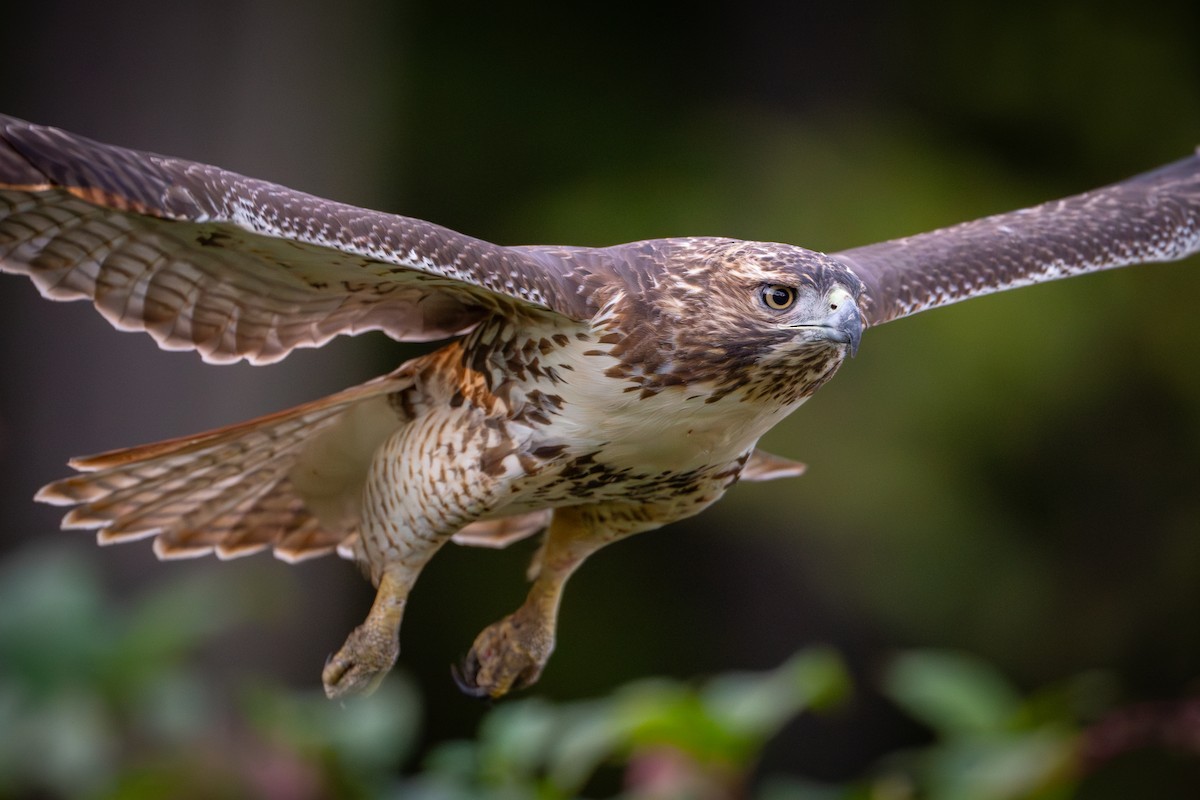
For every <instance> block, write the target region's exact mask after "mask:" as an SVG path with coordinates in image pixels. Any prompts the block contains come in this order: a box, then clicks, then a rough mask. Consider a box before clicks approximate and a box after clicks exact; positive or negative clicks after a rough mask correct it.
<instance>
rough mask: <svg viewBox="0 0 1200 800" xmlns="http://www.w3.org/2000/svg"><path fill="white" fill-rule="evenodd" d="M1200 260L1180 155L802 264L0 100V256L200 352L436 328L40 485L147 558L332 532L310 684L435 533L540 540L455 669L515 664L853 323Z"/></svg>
mask: <svg viewBox="0 0 1200 800" xmlns="http://www.w3.org/2000/svg"><path fill="white" fill-rule="evenodd" d="M1197 250H1200V155H1192V156H1191V157H1188V158H1185V159H1183V160H1181V161H1177V162H1175V163H1173V164H1169V165H1167V166H1164V167H1162V168H1160V169H1157V170H1155V171H1153V172H1148V173H1146V174H1143V175H1140V176H1138V177H1135V178H1131V179H1129V180H1126V181H1122V182H1120V183H1116V184H1113V185H1111V186H1108V187H1105V188H1102V189H1097V190H1095V191H1091V192H1087V193H1085V194H1081V195H1077V196H1074V197H1069V198H1067V199H1064V200H1058V201H1054V202H1050V203H1046V204H1043V205H1039V206H1036V207H1034V208H1028V209H1024V210H1020V211H1014V212H1011V213H1006V214H1000V215H997V216H992V217H987V218H985V219H980V220H977V221H974V222H967V223H964V224H960V225H956V226H953V227H950V228H945V229H942V230H937V231H933V232H930V233H923V234H919V235H916V236H910V237H907V238H902V239H896V240H892V241H886V242H881V243H878V244H872V245H867V246H865V247H857V248H854V249H851V250H845V251H842V252H837V253H830V254H823V253H818V252H814V251H812V250H806V249H803V248H800V247H795V246H792V245H788V244H775V243H763V242H747V241H738V240H735V239H726V238H675V239H653V240H649V241H641V242H632V243H628V244H619V245H615V246H612V247H600V248H592V247H567V246H561V247H551V246H530V247H503V246H499V245H495V244H492V243H489V242H486V241H481V240H479V239H474V238H471V237H469V236H465V235H463V234H460V233H456V232H454V231H451V230H448V229H446V228H443V227H440V226H438V225H435V224H432V223H429V222H425V221H422V220H418V219H412V218H408V217H402V216H396V215H392V214H386V213H382V212H378V211H370V210H366V209H362V208H356V207H353V206H349V205H345V204H342V203H337V202H334V201H330V200H324V199H321V198H318V197H314V196H312V195H309V194H304V193H302V192H297V191H293V190H291V189H287V188H285V187H283V186H278V185H275V184H272V183H267V182H265V181H260V180H254V179H252V178H247V177H243V176H241V175H237V174H234V173H232V172H227V171H225V170H222V169H218V168H216V167H212V166H206V165H204V164H198V163H194V162H190V161H184V160H181V159H177V158H170V157H166V156H160V155H153V154H150V153H143V152H136V151H133V150H127V149H124V148H121V147H114V146H110V145H105V144H99V143H96V142H93V141H90V140H88V139H85V138H83V137H81V136H76V135H74V134H71V133H66V132H64V131H61V130H57V129H55V128H50V127H43V126H39V125H32V124H29V123H26V122H23V121H20V120H17V119H12V118H8V117H0V270H3V271H5V272H11V273H17V274H23V275H27V276H29V277H30V278H31V279H32V280H33V281H34V283H35V284H36V286H37V288H38V289H39V290H40V291H41V293H42V294H43V295H44V296H45V297H47V298H50V299H53V300H80V299H86V300H90V301H91V302H92V303H94V304H95V306H96V309H97V310H98V311H99V312H100V313H101V314H102V315H104V317H105V318H106V319H107V320H108V321H109V322H111V323H112V324H113V325H114V326H116V327H117V328H119V329H121V330H131V331H145V332H147V333H149V334H150V335H151V336H152V337H154V339H155V340H156V341H157V342H158V343H159V345H161V346H162V347H163V348H165V349H168V350H195V351H197V352H199V354H200V356H201V357H202V358H203V359H204V360H206V361H209V362H214V363H228V362H233V361H238V360H241V359H245V360H247V361H249V362H251V363H254V364H267V363H271V362H274V361H278V360H279V359H282V358H284V357H285V356H287V355H288V353H290V352H291V351H292V350H294V349H295V348H298V347H319V346H320V345H322V344H324V343H325V342H327V341H329V340H330V339H332V338H333V337H335V336H339V335H343V334H346V335H353V334H357V333H361V332H363V331H368V330H381V331H383V332H384V333H386V334H387V335H389V336H391V337H392V338H395V339H399V340H409V341H412V340H422V341H423V340H438V339H448V340H449V341H448V343H447V344H445V345H444V346H442V347H441V349H439V350H436V351H434V352H432V353H430V354H428V355H424V356H421V357H419V358H416V359H413V360H411V361H408V362H407V363H404V364H402V365H400V367H398V368H397V369H396V370H395V371H393V372H391V373H389V374H387V375H384V376H382V377H379V378H376V379H374V380H372V381H369V382H367V383H364V384H362V385H360V386H355V387H353V388H350V389H346V390H345V391H342V392H339V393H337V394H334V395H332V396H329V397H325V398H322V399H320V400H316V401H313V402H310V403H306V404H304V405H301V406H298V407H296V408H292V409H288V410H285V411H280V412H278V413H275V414H271V415H269V416H266V417H262V418H259V419H254V420H251V421H249V422H244V423H241V424H238V425H233V426H230V427H226V428H221V429H219V430H214V431H210V432H207V433H200V434H197V435H194V436H185V437H183V438H179V439H174V440H171V441H165V442H159V443H156V444H149V445H144V446H141V447H133V448H130V449H126V450H118V451H114V452H109V453H104V454H102V455H96V456H90V457H86V458H77V459H74V460H72V461H71V462H70V464H71V466H72V467H73V468H74V469H75V470H76V471H77V473H78V474H76V475H74V476H72V477H68V478H65V479H63V480H60V481H57V482H55V483H52V484H50V485H48V486H46V487H44V488H43V489H41V490H40V491H39V492H38V494H37V499H38V500H41V501H43V502H47V503H52V504H57V505H65V506H73V508H72V509H71V510H70V511H69V512H68V513H67V514H66V517H65V518H64V520H63V526H64V527H66V528H90V529H96V530H98V537H99V541H100V542H101V543H102V544H109V543H114V542H124V541H130V540H134V539H141V538H148V537H153V540H154V551H155V553H157V554H158V556H159V557H160V558H182V557H190V556H197V555H202V554H206V553H215V554H216V555H217V557H218V558H233V557H236V556H243V555H246V554H249V553H254V552H258V551H260V550H264V549H268V548H269V549H272V550H273V551H274V553H275V555H277V556H278V557H280V558H282V559H284V560H286V561H299V560H302V559H306V558H310V557H313V556H318V555H322V554H325V553H331V552H337V553H339V554H340V555H342V556H344V557H346V558H350V559H353V560H355V561H357V562H358V563H359V564H360V565H362V567H363V569H364V571H365V572H366V574H367V575H368V577H369V578H370V580H371V581H372V582H373V583H374V585H375V586H376V587H377V593H376V597H375V601H374V603H373V605H372V607H371V609H370V612H369V613H368V615H367V618H366V620H365V621H364V622H363V623H362V624H361V625H359V626H358V627H357V628H355V629H354V630H353V631H352V632H351V633H350V635H349V637H348V638H347V640H346V643H345V644H344V645H343V646H342V648H341V649H340V650H339V651H338V652H337V653H336V654H334V655H333V656H331V657H330V658H329V660H328V661H327V663H326V665H325V668H324V672H323V675H322V678H323V682H324V686H325V690H326V693H327V694H328V695H329V696H330V697H338V696H342V695H346V694H350V693H355V692H362V691H367V690H370V689H371V688H373V687H374V686H375V685H376V684H377V682H378V681H379V680H380V679H381V678H382V677H383V676H384V675H385V674H386V673H387V672H388V671H389V670H390V669H391V667H392V665H393V664H394V663H395V661H396V658H397V655H398V653H399V629H400V622H401V617H402V616H403V614H404V608H405V604H406V602H407V599H408V596H409V591H410V589H411V588H412V586H413V584H414V582H415V581H416V580H417V577H418V575H419V574H420V572H421V570H422V568H423V567H424V566H425V564H426V563H427V562H428V561H429V559H431V558H432V557H433V556H434V554H435V553H436V552H437V551H438V549H439V548H440V547H441V546H442V545H444V544H445V543H446V542H448V541H451V540H453V541H457V542H460V543H463V544H471V545H482V546H491V547H500V546H504V545H506V544H508V543H510V542H512V541H515V540H517V539H521V538H524V537H528V536H533V535H535V534H542V537H543V538H542V543H541V547H540V550H539V552H538V555H537V557H536V558H535V563H534V564H533V566H532V568H531V570H530V577H531V581H532V586H531V588H530V590H529V594H528V596H527V598H526V600H525V602H524V603H523V604H522V605H521V606H520V607H519V608H518V609H517V610H516V611H515V612H513V613H512V614H510V615H509V616H507V617H505V618H504V619H502V620H500V621H499V622H496V623H494V624H493V625H491V626H489V627H488V628H486V629H485V630H484V631H483V632H482V633H481V634H480V635H479V636H478V637H477V638H476V639H475V642H474V645H473V647H472V648H471V650H470V652H469V654H468V655H467V657H466V658H465V660H464V661H463V662H462V664H461V665H460V666H459V667H458V668H457V669H456V670H455V677H456V679H457V681H458V682H459V685H460V686H461V687H462V688H463V689H464V691H467V692H468V693H472V694H477V695H480V696H489V697H499V696H502V695H504V694H506V693H508V692H509V691H511V690H513V689H517V688H522V687H525V686H528V685H530V684H532V683H533V682H534V681H536V680H537V679H538V677H539V675H540V674H541V671H542V669H543V667H544V666H545V664H546V661H547V659H548V658H549V656H550V654H551V651H552V650H553V648H554V637H555V623H556V617H557V612H558V607H559V600H560V598H561V596H562V592H563V587H564V584H565V583H566V581H567V579H568V578H569V577H570V575H571V574H572V573H573V572H574V571H575V570H576V569H577V568H578V567H579V566H580V564H582V563H583V561H584V560H585V559H587V557H588V556H589V555H591V554H592V553H594V552H596V551H597V550H599V549H600V548H602V547H604V546H605V545H607V544H610V543H612V542H615V541H617V540H618V539H622V538H624V537H626V536H630V535H632V534H635V533H639V532H641V531H647V530H651V529H653V528H657V527H660V526H662V525H665V524H667V523H670V522H673V521H675V520H679V519H682V518H685V517H689V516H692V515H693V514H697V513H699V512H700V511H701V510H703V509H704V508H706V507H707V506H708V505H710V504H711V503H713V502H715V501H716V500H717V499H719V498H720V497H721V496H722V495H723V494H724V493H725V491H726V490H728V489H729V488H730V486H732V485H733V484H734V483H735V482H736V481H738V480H739V479H741V480H751V481H758V480H769V479H774V478H781V477H786V476H792V475H799V474H800V473H801V472H802V471H803V469H804V467H803V465H801V464H799V463H797V462H794V461H790V460H788V459H786V458H782V457H780V456H775V455H771V454H769V453H765V452H763V451H761V450H759V449H756V443H757V441H758V439H759V438H760V437H761V436H762V435H763V434H764V433H766V432H767V430H769V429H770V428H771V427H772V426H773V425H775V424H776V423H778V422H779V421H780V420H782V419H783V418H784V417H785V416H787V415H788V414H790V413H791V412H792V411H794V410H795V409H796V408H797V407H798V406H800V405H801V404H802V403H803V402H804V401H805V400H806V399H808V398H809V397H811V396H812V394H813V393H814V392H816V391H817V389H819V388H820V387H821V386H822V385H823V384H824V383H825V382H826V381H827V380H829V379H830V378H831V377H833V375H834V373H835V372H837V370H838V368H839V367H840V366H841V365H842V362H843V361H844V360H845V359H846V358H847V357H848V356H852V355H854V353H855V351H856V350H857V349H858V347H859V344H860V340H861V337H862V333H863V331H864V329H866V328H869V327H874V326H878V325H882V324H884V323H886V322H890V321H892V320H895V319H899V318H901V317H906V316H909V315H912V314H915V313H918V312H920V311H925V310H928V309H931V308H937V307H939V306H944V305H947V304H950V303H955V302H958V301H960V300H966V299H968V298H972V297H977V296H980V295H984V294H988V293H991V292H998V291H1004V290H1007V289H1013V288H1017V287H1020V286H1026V285H1029V284H1034V283H1040V282H1043V281H1049V280H1054V279H1057V278H1066V277H1071V276H1074V275H1080V274H1084V273H1088V272H1094V271H1097V270H1102V269H1108V268H1112V267H1120V266H1125V265H1129V264H1137V263H1142V262H1151V261H1171V260H1175V259H1180V258H1184V257H1186V256H1188V255H1190V254H1192V253H1195V252H1196V251H1197Z"/></svg>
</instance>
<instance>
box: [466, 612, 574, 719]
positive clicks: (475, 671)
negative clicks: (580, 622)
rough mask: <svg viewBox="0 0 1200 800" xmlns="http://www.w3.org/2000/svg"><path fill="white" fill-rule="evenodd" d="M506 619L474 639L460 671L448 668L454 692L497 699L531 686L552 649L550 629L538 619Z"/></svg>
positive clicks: (540, 672)
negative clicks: (454, 686) (515, 690)
mask: <svg viewBox="0 0 1200 800" xmlns="http://www.w3.org/2000/svg"><path fill="white" fill-rule="evenodd" d="M516 616H517V615H513V616H508V617H505V618H504V619H502V620H500V621H499V622H497V623H495V624H493V625H490V626H488V627H487V628H485V629H484V630H483V632H482V633H480V634H479V636H478V637H476V639H475V644H474V645H473V646H472V647H471V651H470V652H469V653H467V656H466V658H464V659H463V661H462V665H461V667H459V666H456V667H452V668H451V671H450V672H451V676H452V677H453V678H454V682H455V683H456V684H457V685H458V688H459V689H460V690H461V691H462V692H463V693H464V694H466V695H468V696H470V697H486V698H491V699H493V700H496V699H499V698H501V697H503V696H504V695H506V694H508V693H509V692H511V691H513V690H514V689H524V688H526V687H528V686H532V685H533V684H534V683H536V682H537V679H538V678H539V677H541V674H542V668H543V667H544V666H545V665H546V660H547V659H549V657H550V652H551V651H552V650H553V649H554V633H553V629H552V628H550V629H547V627H546V626H545V621H544V620H541V619H532V620H531V619H528V618H525V619H524V621H523V623H522V621H518V620H517V619H516Z"/></svg>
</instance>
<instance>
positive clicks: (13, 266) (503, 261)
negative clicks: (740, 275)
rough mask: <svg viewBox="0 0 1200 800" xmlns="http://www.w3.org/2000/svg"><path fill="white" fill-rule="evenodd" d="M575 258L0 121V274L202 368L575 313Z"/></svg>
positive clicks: (579, 307)
mask: <svg viewBox="0 0 1200 800" xmlns="http://www.w3.org/2000/svg"><path fill="white" fill-rule="evenodd" d="M571 267H572V265H571V262H570V260H568V259H564V258H562V257H561V256H556V255H555V254H554V253H553V252H550V251H540V250H535V249H529V250H526V249H517V248H506V247H500V246H498V245H494V244H490V243H488V242H484V241H481V240H479V239H473V238H471V237H468V236H464V235H462V234H459V233H455V232H454V231H451V230H448V229H446V228H442V227H440V226H437V225H433V224H431V223H428V222H424V221H422V220H417V219H411V218H408V217H401V216H395V215H392V214H385V213H381V212H378V211H369V210H366V209H362V208H356V207H353V206H349V205H345V204H343V203H336V202H333V201H330V200H323V199H321V198H319V197H314V196H312V195H308V194H304V193H302V192H297V191H293V190H291V189H287V188H285V187H283V186H278V185H276V184H272V183H268V182H266V181H259V180H254V179H252V178H246V177H243V176H241V175H237V174H235V173H232V172H227V171H225V170H222V169H218V168H216V167H210V166H207V165H204V164H197V163H194V162H190V161H184V160H181V159H177V158H169V157H164V156H158V155H153V154H149V153H141V152H137V151H133V150H127V149H124V148H120V147H114V146H111V145H105V144H99V143H97V142H93V141H90V140H88V139H85V138H83V137H81V136H76V135H73V134H70V133H66V132H64V131H61V130H57V129H55V128H50V127H44V126H39V125H31V124H29V123H27V122H23V121H21V120H17V119H13V118H11V117H5V116H0V271H3V272H16V273H22V274H26V275H29V276H30V277H31V278H32V279H33V281H34V283H35V284H36V285H37V287H38V289H39V290H40V291H41V292H42V294H43V295H45V296H46V297H49V298H52V299H56V300H77V299H84V298H87V299H91V300H92V301H93V302H95V304H96V308H97V309H99V311H100V313H101V314H103V315H104V316H105V317H106V318H107V319H108V320H109V321H110V322H112V323H113V325H115V326H116V327H118V328H121V329H123V330H145V331H147V332H148V333H150V335H151V336H153V337H154V338H155V339H156V340H157V341H158V343H159V344H160V345H162V346H163V347H164V348H167V349H173V350H193V349H194V350H198V351H199V352H200V354H201V355H202V356H203V357H204V359H205V360H206V361H211V362H218V363H220V362H229V361H237V360H239V359H242V358H245V359H246V360H248V361H251V362H254V363H269V362H272V361H277V360H279V359H281V358H283V357H284V356H286V355H287V354H288V353H289V352H291V351H292V350H293V349H294V348H296V347H315V346H318V345H321V344H324V343H325V342H327V341H328V340H329V339H332V338H333V337H334V336H337V335H339V334H355V333H360V332H362V331H367V330H382V331H384V332H385V333H387V334H388V335H390V336H392V337H393V338H396V339H405V340H429V339H438V338H444V337H446V336H451V335H454V334H457V333H461V332H463V331H465V330H467V329H469V328H470V327H471V326H472V325H474V324H475V323H476V322H478V321H479V320H480V319H481V318H482V317H483V316H485V315H486V314H488V313H494V312H501V313H504V312H507V311H513V310H515V308H516V307H519V306H524V307H527V308H529V309H531V310H532V309H534V308H539V309H548V310H550V311H552V312H556V313H558V314H562V315H565V316H567V317H571V318H573V319H585V318H587V317H589V316H591V313H590V312H589V310H588V303H587V298H586V297H584V296H582V295H581V293H580V292H579V291H577V279H576V278H575V277H574V276H573V275H572V274H571Z"/></svg>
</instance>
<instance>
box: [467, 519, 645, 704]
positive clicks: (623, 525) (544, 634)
mask: <svg viewBox="0 0 1200 800" xmlns="http://www.w3.org/2000/svg"><path fill="white" fill-rule="evenodd" d="M648 516H649V515H648V514H647V513H646V509H645V507H643V506H574V507H571V508H559V509H556V510H555V511H554V518H553V520H552V521H551V523H550V530H549V532H548V533H547V534H546V541H545V543H544V545H543V547H542V550H541V552H540V553H539V555H538V562H537V563H536V564H535V569H536V571H537V574H536V577H535V578H534V580H533V586H531V587H530V589H529V594H528V595H527V596H526V598H525V602H524V603H523V604H522V605H521V607H520V608H518V609H517V610H516V611H514V612H513V613H512V614H509V615H508V616H507V617H505V618H504V619H502V620H500V621H499V622H496V623H494V624H492V625H489V626H488V627H487V628H485V629H484V630H483V632H482V633H480V634H479V636H478V637H476V639H475V643H474V645H473V646H472V647H471V652H470V653H468V654H467V657H466V658H465V659H464V661H463V664H462V666H461V668H458V669H456V670H455V680H456V681H457V682H458V685H459V688H460V689H462V690H463V691H464V692H466V693H467V694H471V695H476V696H478V697H492V698H498V697H502V696H503V695H505V694H508V693H509V692H510V691H512V690H513V689H523V688H525V687H527V686H530V685H531V684H533V683H535V682H536V681H537V679H538V678H539V677H540V676H541V674H542V669H543V667H545V666H546V661H547V660H548V659H549V658H550V653H551V652H552V651H553V650H554V631H555V626H556V623H557V620H558V607H559V602H560V601H561V599H562V593H563V587H564V586H565V585H566V582H567V579H568V578H569V577H570V576H571V574H572V573H573V572H574V571H575V570H576V569H577V568H578V567H579V565H580V564H582V563H583V562H584V560H586V559H587V557H588V556H590V555H591V554H592V553H594V552H596V551H597V550H599V549H600V548H602V547H604V546H605V545H606V544H609V543H610V542H614V541H616V540H618V539H622V538H624V537H626V536H629V535H631V534H634V533H639V532H641V531H645V530H651V529H652V528H657V527H659V526H660V525H661V524H662V523H660V522H657V521H655V522H651V521H650V520H649V519H648Z"/></svg>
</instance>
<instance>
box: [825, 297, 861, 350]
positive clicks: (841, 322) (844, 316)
mask: <svg viewBox="0 0 1200 800" xmlns="http://www.w3.org/2000/svg"><path fill="white" fill-rule="evenodd" d="M833 306H836V308H833V310H832V311H831V313H830V314H829V317H828V318H827V319H826V320H825V327H826V328H828V329H829V331H830V334H831V335H830V337H829V338H831V339H833V340H834V341H835V342H843V343H845V344H848V345H850V356H851V357H854V355H855V354H857V353H858V343H859V342H861V341H862V332H863V319H862V314H861V313H859V310H858V304H857V303H855V302H854V298H853V297H851V296H850V294H849V292H843V291H840V290H839V291H838V292H835V293H834V295H833V296H831V297H830V307H831V308H832V307H833Z"/></svg>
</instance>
